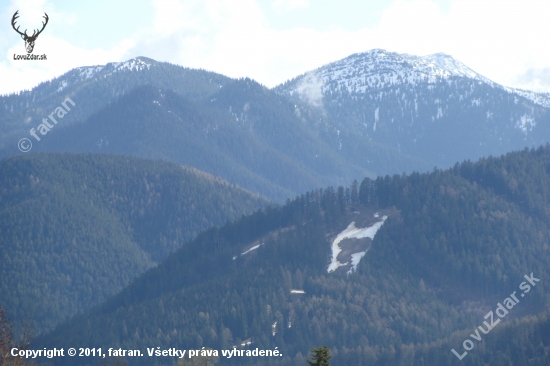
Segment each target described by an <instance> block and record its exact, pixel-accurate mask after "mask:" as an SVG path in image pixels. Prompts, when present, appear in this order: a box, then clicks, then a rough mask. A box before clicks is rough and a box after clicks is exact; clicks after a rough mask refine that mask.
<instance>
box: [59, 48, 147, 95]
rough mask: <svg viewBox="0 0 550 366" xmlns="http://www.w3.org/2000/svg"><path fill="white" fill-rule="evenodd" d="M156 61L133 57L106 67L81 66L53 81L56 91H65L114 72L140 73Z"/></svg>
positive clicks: (111, 63)
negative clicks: (56, 87)
mask: <svg viewBox="0 0 550 366" xmlns="http://www.w3.org/2000/svg"><path fill="white" fill-rule="evenodd" d="M155 63H156V61H154V60H151V59H149V58H147V57H135V58H133V59H130V60H127V61H123V62H110V63H108V64H106V65H100V66H82V67H77V68H75V69H73V70H71V71H70V72H69V73H67V74H65V75H64V76H65V77H63V78H59V79H57V80H54V81H56V82H58V83H59V87H58V89H57V91H58V92H60V91H62V90H63V89H65V88H66V87H67V86H69V85H72V84H75V83H79V82H84V81H86V80H88V79H93V78H98V77H101V78H106V77H108V76H110V75H112V74H114V73H116V72H121V71H142V70H145V69H147V70H148V69H150V68H151V66H154V65H155Z"/></svg>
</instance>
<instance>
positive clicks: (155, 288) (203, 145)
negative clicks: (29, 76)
mask: <svg viewBox="0 0 550 366" xmlns="http://www.w3.org/2000/svg"><path fill="white" fill-rule="evenodd" d="M69 100H70V101H71V104H70V108H66V109H65V110H64V111H63V113H61V112H59V108H60V106H64V104H63V103H65V104H66V103H67V101H69ZM549 112H550V95H549V94H545V93H534V92H530V91H524V90H518V89H513V88H508V87H505V86H502V85H499V84H497V83H495V82H493V81H491V80H489V79H487V78H485V77H483V76H482V75H479V74H478V73H476V72H475V71H473V70H471V69H470V68H468V67H467V66H465V65H464V64H462V63H460V62H459V61H458V60H455V59H453V58H452V57H451V56H448V55H444V54H435V55H430V56H425V57H418V56H411V55H404V54H396V53H391V52H387V51H384V50H372V51H368V52H364V53H360V54H354V55H351V56H349V57H347V58H345V59H343V60H340V61H336V62H333V63H330V64H327V65H325V66H322V67H320V68H318V69H316V70H312V71H309V72H307V73H305V74H303V75H300V76H297V77H296V78H294V79H292V80H289V81H287V82H285V83H283V84H281V85H279V86H277V87H275V88H272V89H269V88H266V87H265V86H263V85H261V84H259V83H257V82H256V81H254V80H251V79H248V78H242V79H231V78H228V77H226V76H223V75H219V74H216V73H213V72H208V71H204V70H194V69H188V68H184V67H181V66H177V65H172V64H168V63H163V62H157V61H155V60H152V59H149V58H146V57H137V58H134V59H131V60H128V61H126V62H120V63H110V64H107V65H104V66H90V67H80V68H77V69H74V70H71V71H70V72H68V73H66V74H64V75H62V76H60V77H59V78H56V79H54V80H51V81H48V82H44V83H42V84H40V85H39V86H37V87H36V88H34V89H32V90H30V91H24V92H20V93H15V94H11V95H5V96H1V97H0V128H2V131H3V134H2V135H1V136H0V158H2V160H1V161H0V259H1V261H2V262H1V263H2V266H1V268H0V271H1V272H0V273H1V276H0V293H1V297H0V307H2V308H5V309H7V312H8V314H10V316H11V317H12V319H14V321H15V322H16V323H17V324H19V325H21V324H23V323H24V322H25V320H30V324H31V326H32V327H33V328H34V330H35V333H36V334H37V339H36V340H35V341H34V342H33V344H32V346H31V348H33V349H43V348H54V347H56V348H61V347H64V348H69V347H76V348H79V347H83V348H92V347H94V348H96V347H102V349H104V350H105V349H108V348H112V347H115V348H119V347H120V348H124V349H139V350H141V352H143V353H144V354H146V349H147V347H149V348H150V347H162V348H163V349H168V348H172V347H177V348H179V349H192V348H193V349H200V348H202V347H206V348H213V349H217V350H222V349H226V350H227V349H238V350H250V349H254V348H260V349H271V350H272V349H274V348H275V347H277V349H278V350H279V351H280V352H281V353H282V355H283V356H281V357H280V358H277V359H271V358H270V359H269V360H268V361H266V362H267V364H269V365H281V366H282V365H296V364H304V363H305V357H306V356H307V353H308V351H309V350H310V349H311V348H313V347H316V346H319V345H328V346H329V347H330V349H331V352H332V354H333V356H334V357H333V364H334V365H349V364H365V365H366V364H369V365H371V364H373V365H380V366H382V365H412V364H414V365H433V364H453V363H457V364H458V362H461V364H462V363H464V364H467V365H480V364H526V365H527V364H528V365H547V364H548V363H549V362H550V361H549V360H550V358H549V355H550V338H549V337H548V334H550V321H549V319H550V318H549V313H548V310H547V308H548V305H549V304H550V297H549V296H550V295H549V293H548V290H547V288H548V285H547V282H548V270H547V263H548V260H549V252H548V250H549V248H550V243H549V242H548V239H547V238H548V237H550V226H549V225H548V222H549V220H548V219H549V215H550V213H549V212H550V210H549V207H550V191H549V189H548V187H550V168H549V167H550V147H549V145H548V141H549V140H550V116H549ZM61 114H62V117H60V115H61ZM52 115H54V116H57V117H58V120H57V123H55V124H50V122H48V120H47V119H46V118H48V117H49V116H52ZM44 120H46V122H48V124H46V122H44ZM50 120H51V119H50ZM52 123H53V122H52ZM33 133H34V134H35V135H37V136H39V138H40V139H37V138H36V137H35V136H34V135H33ZM23 138H26V139H27V140H28V141H27V142H30V143H32V149H31V152H22V151H20V149H21V147H22V146H23V145H21V144H19V145H18V141H20V140H21V139H23ZM27 142H25V143H27ZM541 145H542V146H541ZM24 146H29V145H24ZM533 146H536V147H537V148H533ZM18 147H19V149H18ZM503 154H506V155H503ZM354 179H356V180H355V181H354ZM352 182H353V183H352ZM358 182H361V183H358ZM350 184H351V185H350ZM321 187H322V188H321ZM533 278H537V280H538V281H537V282H533V281H535V280H533ZM525 281H529V283H530V285H531V287H530V289H531V292H527V291H525V292H524V289H525V288H526V287H525V285H524V283H525ZM518 286H519V287H518ZM518 288H519V289H521V290H518ZM514 291H516V292H515V293H514ZM510 294H517V295H518V296H521V298H520V299H519V300H517V302H516V301H512V300H509V299H510V298H512V297H510V296H512V295H510ZM514 296H515V295H514ZM512 302H513V304H512ZM497 304H499V305H500V306H503V305H502V304H506V306H507V309H506V311H507V313H506V314H505V315H506V316H500V315H498V317H499V319H500V320H501V322H502V325H501V326H499V327H496V328H495V330H493V326H490V328H491V329H489V326H486V327H485V328H483V329H481V328H480V327H483V326H484V324H485V323H484V321H486V320H487V317H486V315H487V314H488V312H489V311H496V310H495V309H497V308H498V306H499V305H497ZM516 305H517V306H516ZM512 308H513V309H512ZM502 313H503V311H502V310H499V312H497V313H496V314H502ZM507 314H508V315H507ZM0 320H1V319H0ZM480 324H481V326H480ZM472 329H473V331H472ZM0 331H2V329H0ZM480 332H481V333H480ZM480 337H481V338H480ZM480 339H482V340H483V341H480ZM465 340H468V341H469V342H471V343H472V345H473V347H472V348H470V347H469V346H468V345H469V343H468V342H466V341H465ZM465 345H466V346H465ZM452 349H454V350H455V351H457V353H458V355H461V354H463V352H465V351H466V352H467V356H465V358H463V360H462V361H460V360H459V359H460V357H459V356H457V355H456V353H453V352H451V350H452ZM455 360H456V361H455ZM37 361H38V362H39V364H43V365H69V364H70V365H74V364H82V365H84V364H97V363H98V362H101V363H102V364H109V362H111V361H113V360H110V359H108V360H98V359H94V358H85V357H83V358H78V359H76V358H56V359H41V360H37ZM118 361H121V360H115V361H113V362H114V363H113V364H117V362H118ZM126 361H129V362H130V364H131V365H134V364H136V365H148V364H152V363H153V364H159V365H172V364H174V363H178V362H179V363H178V364H179V365H186V364H188V363H187V361H185V362H183V361H182V360H180V361H178V360H176V359H174V358H170V357H166V358H155V359H151V358H150V357H139V358H127V359H126ZM126 361H121V362H126ZM264 361H265V360H259V359H256V358H239V357H236V358H233V359H226V358H224V359H222V360H221V361H220V363H221V364H228V365H229V364H235V365H260V364H266V362H264ZM105 362H107V363H105Z"/></svg>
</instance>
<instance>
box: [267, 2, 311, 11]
mask: <svg viewBox="0 0 550 366" xmlns="http://www.w3.org/2000/svg"><path fill="white" fill-rule="evenodd" d="M271 6H273V7H274V8H277V9H284V10H286V11H290V10H294V9H301V8H304V9H305V8H307V7H309V0H275V1H273V2H272V3H271Z"/></svg>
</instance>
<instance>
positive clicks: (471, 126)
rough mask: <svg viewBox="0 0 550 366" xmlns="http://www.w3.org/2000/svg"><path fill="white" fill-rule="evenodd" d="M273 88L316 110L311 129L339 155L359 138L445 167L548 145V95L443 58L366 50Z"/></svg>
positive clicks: (549, 121)
mask: <svg viewBox="0 0 550 366" xmlns="http://www.w3.org/2000/svg"><path fill="white" fill-rule="evenodd" d="M275 90H276V91H277V92H278V93H280V94H282V95H285V96H287V97H288V98H290V99H291V100H292V101H293V102H294V103H295V104H296V106H297V107H296V108H297V110H298V112H299V113H303V111H304V110H308V109H309V110H311V109H313V110H317V111H319V112H318V115H319V119H320V120H322V122H323V123H318V126H321V127H318V128H320V130H321V133H322V134H324V137H325V139H326V141H327V142H329V143H330V144H332V146H337V147H338V148H339V149H340V150H342V151H345V150H346V149H349V146H347V145H350V144H351V143H350V142H349V141H346V138H348V139H349V138H350V136H355V137H354V138H356V137H357V136H360V137H362V138H366V139H367V140H368V141H372V142H375V143H379V144H381V145H383V146H386V147H387V148H390V149H394V150H397V151H398V152H400V153H402V154H405V155H407V156H412V157H415V158H418V159H421V160H423V161H426V162H429V163H430V164H432V166H434V165H437V166H439V167H444V166H450V165H453V164H454V163H455V162H457V161H462V160H464V159H476V158H479V157H481V156H487V155H500V154H502V153H505V152H507V151H511V150H515V149H522V148H523V147H526V146H534V145H540V144H544V143H546V142H548V141H549V140H550V94H545V93H534V92H529V91H524V90H516V89H511V88H507V87H503V86H501V85H499V84H497V83H494V82H492V81H491V80H489V79H487V78H485V77H484V76H482V75H480V74H478V73H476V72H475V71H473V70H472V69H470V68H468V67H467V66H465V65H464V64H462V63H461V62H459V61H457V60H455V59H454V58H452V57H451V56H449V55H445V54H442V53H438V54H434V55H430V56H425V57H418V56H411V55H406V54H397V53H390V52H386V51H384V50H372V51H369V52H365V53H359V54H354V55H351V56H349V57H347V58H345V59H342V60H340V61H336V62H333V63H331V64H328V65H325V66H323V67H321V68H319V69H317V70H313V71H310V72H308V73H306V74H304V75H302V76H299V77H297V78H295V79H293V80H291V81H289V82H286V83H284V84H282V85H280V86H278V87H277V88H275ZM413 169H414V168H413Z"/></svg>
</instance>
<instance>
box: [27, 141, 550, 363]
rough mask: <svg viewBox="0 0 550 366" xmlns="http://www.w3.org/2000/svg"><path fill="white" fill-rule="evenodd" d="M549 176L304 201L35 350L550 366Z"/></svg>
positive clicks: (218, 235)
mask: <svg viewBox="0 0 550 366" xmlns="http://www.w3.org/2000/svg"><path fill="white" fill-rule="evenodd" d="M549 167H550V147H548V146H546V147H541V148H539V149H536V150H524V151H520V152H514V153H509V154H507V155H506V156H503V157H500V158H487V159H482V160H480V161H478V162H476V163H472V162H464V163H462V164H457V165H456V166H455V167H454V168H451V169H449V170H434V171H432V172H430V173H425V174H417V173H414V174H411V175H409V176H406V175H395V176H393V177H389V176H386V177H380V178H377V179H375V180H371V179H365V180H364V181H363V182H362V183H361V184H360V189H359V190H358V191H357V190H356V187H357V186H356V185H355V186H352V187H350V188H349V189H345V188H343V187H339V188H338V189H333V188H330V187H329V188H326V189H318V190H315V191H312V192H308V193H306V194H302V195H300V196H298V197H297V198H296V199H294V200H292V201H290V200H289V201H288V202H287V204H286V205H284V206H282V207H276V208H268V209H264V210H263V211H261V212H256V213H254V214H252V215H249V216H245V217H243V218H242V219H240V220H238V221H236V222H233V223H229V224H227V225H225V226H223V227H221V228H214V229H210V230H208V231H205V232H203V233H202V234H200V235H199V236H198V237H197V238H196V239H195V240H193V241H190V242H188V243H186V244H184V245H183V246H182V247H181V248H180V249H179V250H178V251H177V252H175V253H173V254H171V255H169V256H168V258H167V259H166V260H164V261H163V262H162V263H161V264H159V265H158V266H157V267H155V268H152V269H150V270H148V271H147V272H145V273H144V274H142V275H141V276H139V277H138V278H137V279H136V280H134V281H133V282H132V283H131V284H130V285H129V286H127V287H126V288H125V289H124V290H123V291H121V292H120V293H119V294H117V295H115V296H113V297H111V298H110V299H108V300H107V301H106V302H105V303H104V304H103V305H101V306H99V307H97V308H94V309H93V310H92V311H90V312H88V313H86V314H83V315H78V316H75V317H74V318H72V319H71V320H70V321H68V322H66V323H64V324H62V325H61V326H60V327H58V328H57V329H56V330H55V331H53V332H51V333H50V334H48V335H46V336H44V337H41V338H40V339H38V340H37V341H36V343H35V344H34V347H36V348H40V347H104V348H108V347H122V348H123V349H141V350H144V352H145V350H146V348H147V347H152V346H153V345H154V346H155V347H157V346H158V347H161V348H163V349H168V348H172V347H176V348H179V349H198V348H201V347H209V348H213V349H218V350H221V349H229V348H231V347H232V346H237V347H239V349H241V347H244V348H243V349H250V348H252V349H255V348H256V347H258V348H260V349H274V348H275V347H278V350H279V351H280V352H281V353H282V354H283V357H278V358H270V359H269V361H266V360H262V359H255V358H253V357H249V358H246V357H241V358H239V357H236V358H232V359H229V360H228V359H221V360H220V364H227V365H264V364H266V362H267V363H268V364H270V365H289V366H290V365H300V364H305V363H304V358H305V357H306V356H307V354H308V352H309V350H310V349H311V348H312V347H314V346H317V345H321V344H326V345H328V346H329V347H330V349H331V353H332V355H333V356H334V358H333V359H332V360H331V364H333V365H388V366H389V365H413V364H414V365H451V364H453V362H454V363H456V362H458V360H457V361H454V360H455V359H456V356H455V355H454V354H453V353H452V352H451V349H456V350H459V351H460V353H462V352H463V348H462V346H463V341H464V340H465V339H469V340H470V341H471V342H472V344H473V349H471V350H470V351H468V354H467V356H465V358H464V359H463V360H462V361H461V362H463V364H464V365H479V364H499V365H501V364H502V365H504V364H514V365H548V364H549V362H550V357H549V352H548V351H549V347H550V320H549V317H548V316H549V313H548V312H547V310H545V309H546V308H547V306H548V305H549V304H550V297H549V291H548V283H550V278H549V276H548V274H549V270H548V262H549V260H550V246H549V239H548V238H550V224H549V223H550V217H549V216H550V211H549V210H548V207H549V205H550V169H549ZM354 187H355V188H354ZM382 214H384V215H386V216H387V219H385V221H384V222H383V223H382V224H379V230H378V231H377V232H375V234H376V235H375V236H374V233H372V232H371V234H372V235H371V236H372V237H373V238H374V239H372V242H369V243H367V245H368V247H367V248H362V249H360V250H361V251H366V255H364V257H363V258H362V259H361V261H360V262H359V263H358V264H357V266H356V269H355V270H352V271H351V272H350V271H349V270H348V268H349V267H345V265H344V264H345V260H344V259H342V258H343V257H340V256H339V255H338V256H337V258H336V259H337V261H336V263H340V264H341V267H344V268H339V266H340V264H338V265H336V266H335V267H336V270H334V271H330V272H329V270H330V269H331V267H329V264H331V263H333V261H334V258H333V256H334V248H333V250H332V253H331V243H332V244H334V243H335V242H336V244H338V240H335V238H337V237H338V236H339V235H340V237H341V239H343V237H344V236H345V237H346V239H345V240H348V241H349V242H348V247H344V246H342V247H340V249H341V250H342V253H344V252H345V251H346V250H347V251H348V252H352V250H351V249H346V248H352V247H354V245H355V244H356V243H357V242H356V241H355V240H362V239H361V238H365V237H367V236H368V235H370V234H368V233H367V232H368V231H369V230H365V229H357V230H355V226H356V227H361V228H364V227H366V226H369V225H370V224H368V220H374V219H373V218H376V219H377V220H378V221H377V222H380V218H381V216H382ZM377 215H378V216H377ZM369 218H370V219H369ZM361 220H364V221H363V222H362V221H361ZM351 223H354V226H352V225H351ZM371 223H372V221H371ZM353 233H355V234H353ZM344 234H345V235H344ZM352 234H353V235H352ZM343 242H344V240H341V243H343ZM342 245H343V244H342ZM353 250H358V249H357V248H355V249H353ZM332 268H334V266H333V267H332ZM531 273H533V275H534V277H536V278H537V279H540V281H539V282H537V284H536V286H534V287H533V288H532V289H531V291H530V292H529V293H527V294H526V296H525V297H518V299H519V301H518V303H516V304H515V305H514V306H513V308H509V309H508V314H507V315H506V316H505V317H503V318H502V319H501V322H500V324H499V325H498V326H495V328H494V329H492V330H491V331H490V333H488V334H484V333H480V332H479V331H478V332H477V333H476V330H478V326H479V325H480V324H483V321H486V320H487V318H485V316H486V314H488V313H489V312H493V311H495V309H497V307H498V305H497V304H501V303H503V302H504V301H503V300H504V299H506V298H508V297H509V296H510V294H512V293H513V292H514V291H515V292H516V295H518V296H519V294H520V293H521V290H519V287H518V286H520V284H521V283H522V282H524V281H526V280H525V277H524V275H530V274H531ZM506 304H508V305H509V304H510V303H509V302H506ZM500 313H502V311H501V312H500ZM498 314H499V313H498V312H497V313H495V317H497V316H499V317H500V315H498ZM499 319H500V318H499ZM487 321H488V320H487ZM470 334H474V336H475V335H476V334H480V335H481V336H480V337H481V340H476V339H474V338H472V337H471V336H470ZM466 344H467V345H469V343H466ZM129 361H130V362H131V363H132V364H136V365H148V364H151V362H153V361H154V362H157V363H159V364H160V363H162V364H166V365H171V364H173V363H174V362H175V361H176V360H175V359H171V358H163V359H160V358H156V359H155V360H151V359H148V358H147V357H139V358H137V359H135V358H133V359H130V360H129ZM52 362H54V363H55V364H56V365H76V364H77V363H75V362H80V364H84V363H86V362H88V363H90V362H95V361H93V360H85V359H78V360H77V359H76V358H75V359H68V358H58V359H54V360H52Z"/></svg>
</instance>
